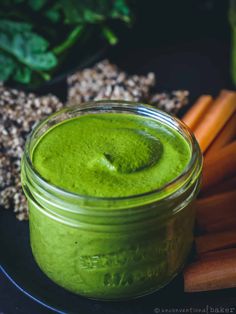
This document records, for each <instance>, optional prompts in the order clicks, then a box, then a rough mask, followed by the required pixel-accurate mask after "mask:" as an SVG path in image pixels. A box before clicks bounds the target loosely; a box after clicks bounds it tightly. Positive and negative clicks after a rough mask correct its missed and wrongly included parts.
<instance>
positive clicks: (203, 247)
mask: <svg viewBox="0 0 236 314" xmlns="http://www.w3.org/2000/svg"><path fill="white" fill-rule="evenodd" d="M195 244H196V250H197V253H198V254H203V253H206V252H210V251H216V250H221V249H226V248H230V247H236V230H229V231H224V232H217V233H212V234H206V235H202V236H198V237H196V238H195Z"/></svg>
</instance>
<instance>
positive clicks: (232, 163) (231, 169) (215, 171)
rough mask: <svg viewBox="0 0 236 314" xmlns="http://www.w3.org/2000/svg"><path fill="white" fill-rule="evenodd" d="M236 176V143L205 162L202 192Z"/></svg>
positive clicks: (227, 146)
mask: <svg viewBox="0 0 236 314" xmlns="http://www.w3.org/2000/svg"><path fill="white" fill-rule="evenodd" d="M234 175H236V141H234V142H232V143H231V144H228V145H226V146H225V147H223V148H222V149H220V150H219V151H218V152H217V154H214V155H212V156H209V158H206V159H205V160H204V163H203V172H202V185H201V188H202V191H204V190H206V189H208V188H209V187H212V186H215V185H217V184H218V183H220V182H222V181H223V180H225V179H227V178H230V177H232V176H234Z"/></svg>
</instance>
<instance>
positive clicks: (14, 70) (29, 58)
mask: <svg viewBox="0 0 236 314" xmlns="http://www.w3.org/2000/svg"><path fill="white" fill-rule="evenodd" d="M31 28H32V27H31V25H30V24H26V23H19V22H12V21H8V20H1V21H0V53H1V54H0V56H1V58H0V65H1V68H7V69H6V70H5V74H4V75H1V79H2V80H6V79H8V78H9V77H10V76H11V75H12V76H13V78H14V79H15V80H16V81H19V82H22V83H29V82H30V79H31V72H32V71H33V70H35V71H47V70H50V69H52V68H54V67H55V66H56V65H57V59H56V57H55V56H54V54H53V53H52V52H48V51H47V49H48V46H49V43H48V42H47V41H46V40H45V39H44V38H43V37H41V36H39V35H37V34H35V33H34V32H32V30H31Z"/></svg>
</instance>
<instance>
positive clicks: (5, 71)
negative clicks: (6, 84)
mask: <svg viewBox="0 0 236 314" xmlns="http://www.w3.org/2000/svg"><path fill="white" fill-rule="evenodd" d="M0 68H1V70H0V80H1V81H6V80H8V79H9V78H10V76H11V74H12V73H13V72H14V70H15V62H14V61H13V60H12V59H11V58H10V57H8V56H7V55H6V54H5V53H4V52H1V53H0Z"/></svg>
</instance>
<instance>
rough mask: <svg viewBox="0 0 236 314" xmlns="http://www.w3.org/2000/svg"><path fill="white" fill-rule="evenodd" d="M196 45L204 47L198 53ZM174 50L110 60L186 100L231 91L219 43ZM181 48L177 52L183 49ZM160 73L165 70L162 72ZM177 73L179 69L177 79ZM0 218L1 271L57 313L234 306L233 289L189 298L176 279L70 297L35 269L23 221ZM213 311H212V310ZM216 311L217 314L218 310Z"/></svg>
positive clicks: (142, 313) (8, 215) (130, 313)
mask: <svg viewBox="0 0 236 314" xmlns="http://www.w3.org/2000/svg"><path fill="white" fill-rule="evenodd" d="M198 47H203V48H204V49H203V48H202V50H201V51H199V50H198ZM207 47H208V49H207ZM220 47H221V48H220ZM174 50H175V51H176V49H170V50H169V53H168V54H167V52H163V53H161V54H160V52H159V56H158V57H155V58H154V59H153V55H156V56H157V55H158V53H157V52H155V51H153V50H152V51H146V52H145V54H146V57H145V59H146V60H148V59H149V60H150V59H152V60H151V61H149V63H148V64H147V63H146V65H145V63H143V62H140V61H142V58H143V54H144V52H143V50H141V53H140V56H139V54H138V51H136V54H134V53H133V54H132V53H131V54H130V55H127V54H126V55H125V56H124V55H123V56H122V55H121V54H119V55H120V58H122V60H125V62H124V61H123V62H122V61H121V60H118V59H117V60H115V59H116V58H115V57H114V61H117V62H118V63H120V64H121V65H123V67H124V68H126V67H125V63H126V64H127V65H129V67H130V70H131V71H132V70H134V72H140V71H141V68H142V69H143V71H141V72H146V71H154V72H155V73H156V75H157V78H159V79H158V80H159V81H160V82H161V83H160V84H159V83H158V81H157V83H158V84H157V90H164V89H165V90H171V89H172V88H173V87H175V88H186V89H189V90H190V93H191V95H192V97H191V100H194V98H196V97H197V95H199V94H202V93H207V92H210V93H213V94H217V93H218V91H219V89H220V88H222V87H228V88H230V87H232V86H231V85H230V79H229V77H228V72H227V75H224V74H223V73H222V72H221V71H220V70H219V69H220V68H219V64H221V63H220V62H221V61H220V60H225V50H224V46H223V45H219V44H218V43H216V44H215V46H214V45H212V43H211V44H209V45H208V46H207V45H206V44H204V45H203V44H202V45H199V43H196V45H192V44H191V45H189V46H188V47H187V48H186V49H185V51H184V53H178V52H177V53H176V52H173V51H174ZM181 50H182V51H183V47H181ZM203 50H204V51H203ZM215 52H217V53H218V55H217V56H215ZM211 54H214V56H215V60H214V62H212V58H211ZM149 56H150V58H149ZM135 58H136V61H135V60H134V59H135ZM214 63H216V64H217V66H215V64H214ZM137 64H142V67H140V66H139V67H137ZM166 69H168V71H167V72H166ZM139 70H140V71H139ZM180 70H182V72H181V75H180ZM162 78H163V80H162ZM174 78H175V79H174ZM0 210H1V209H0ZM0 214H1V219H0V243H1V246H0V264H1V267H2V271H3V272H4V273H5V275H6V276H7V277H8V278H9V279H10V280H11V281H12V282H13V283H14V284H15V285H16V286H17V287H18V288H19V289H21V291H22V292H24V293H25V294H27V295H28V296H29V297H31V298H32V299H33V300H35V301H36V302H38V303H41V304H42V305H44V306H46V307H47V308H50V309H52V310H54V311H56V312H57V313H77V314H93V313H94V314H149V313H150V314H153V313H158V311H159V310H160V312H161V309H170V311H169V313H173V311H172V310H171V309H172V308H177V309H178V308H179V309H183V308H185V307H186V308H188V309H189V308H190V307H192V308H197V309H199V308H202V309H204V310H205V313H206V312H207V311H208V312H210V308H209V307H212V308H215V307H216V306H217V305H218V306H227V307H228V306H234V305H236V289H228V290H220V291H215V292H205V293H194V294H186V293H184V292H183V280H182V275H180V276H178V277H177V278H176V279H175V280H174V281H172V282H171V283H170V284H169V285H168V286H166V287H165V288H163V289H162V290H161V291H159V292H156V293H154V294H151V295H149V296H145V297H143V298H140V299H137V300H132V301H126V302H98V301H93V300H89V299H86V298H84V297H80V296H77V295H74V294H72V293H69V292H67V291H65V290H64V289H62V288H60V287H59V286H57V285H55V284H54V283H53V282H51V281H50V280H49V279H48V278H47V277H46V276H45V275H44V274H43V273H42V272H41V271H40V269H39V268H38V267H37V265H36V263H35V262H34V260H33V257H32V254H31V250H30V245H29V231H28V222H19V221H17V220H16V218H15V215H14V214H13V213H12V212H9V211H4V210H1V212H0ZM0 311H1V309H0ZM14 313H15V312H14ZM17 313H21V312H17ZM22 313H25V311H24V312H22ZM215 313H217V312H216V311H215ZM218 313H220V312H219V311H218Z"/></svg>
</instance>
